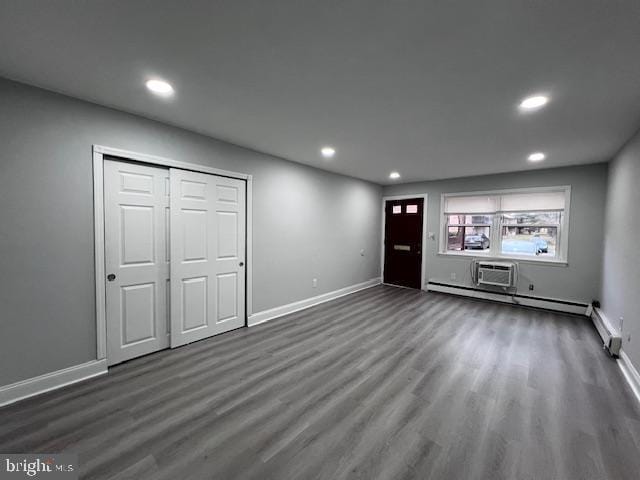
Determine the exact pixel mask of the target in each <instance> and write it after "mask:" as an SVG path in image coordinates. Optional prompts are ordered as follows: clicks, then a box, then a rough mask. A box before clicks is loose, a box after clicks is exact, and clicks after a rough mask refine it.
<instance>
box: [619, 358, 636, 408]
mask: <svg viewBox="0 0 640 480" xmlns="http://www.w3.org/2000/svg"><path fill="white" fill-rule="evenodd" d="M618 366H619V367H620V370H622V374H623V375H624V378H625V379H626V380H627V383H628V384H629V386H630V387H631V390H633V393H634V394H635V396H636V398H637V399H638V402H640V373H638V370H636V367H634V366H633V363H631V359H630V358H629V356H628V355H627V354H626V353H625V351H624V350H620V358H618Z"/></svg>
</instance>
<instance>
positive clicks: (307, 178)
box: [0, 79, 381, 385]
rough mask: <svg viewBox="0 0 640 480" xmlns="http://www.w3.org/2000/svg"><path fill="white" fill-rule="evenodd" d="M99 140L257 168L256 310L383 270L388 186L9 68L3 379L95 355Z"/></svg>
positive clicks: (0, 179) (0, 135) (2, 215)
mask: <svg viewBox="0 0 640 480" xmlns="http://www.w3.org/2000/svg"><path fill="white" fill-rule="evenodd" d="M93 144H101V145H106V146H110V147H116V148H122V149H127V150H133V151H137V152H143V153H148V154H154V155H159V156H164V157H169V158H173V159H175V160H181V161H186V162H193V163H200V164H203V165H209V166H214V167H219V168H223V169H227V170H234V171H238V172H243V173H249V174H252V175H253V176H254V191H253V193H254V211H253V240H254V252H253V253H254V269H253V273H254V282H253V292H254V304H253V309H254V312H258V311H261V310H264V309H268V308H272V307H275V306H279V305H283V304H287V303H290V302H294V301H296V300H301V299H304V298H308V297H311V296H315V295H319V294H321V293H324V292H328V291H332V290H336V289H339V288H341V287H345V286H348V285H352V284H356V283H359V282H363V281H365V280H369V279H371V278H373V277H376V276H378V275H379V267H380V265H379V263H380V261H379V260H380V253H379V252H380V212H379V210H380V194H381V187H379V186H377V185H374V184H371V183H367V182H364V181H360V180H356V179H353V178H348V177H343V176H339V175H335V174H331V173H327V172H324V171H321V170H317V169H313V168H310V167H306V166H302V165H299V164H296V163H292V162H288V161H285V160H282V159H278V158H275V157H272V156H269V155H264V154H260V153H257V152H254V151H251V150H247V149H243V148H240V147H236V146H233V145H230V144H228V143H224V142H221V141H217V140H214V139H211V138H208V137H205V136H202V135H198V134H195V133H191V132H188V131H185V130H181V129H178V128H173V127H170V126H167V125H163V124H160V123H157V122H154V121H151V120H146V119H143V118H140V117H136V116H132V115H128V114H125V113H121V112H118V111H115V110H111V109H108V108H104V107H100V106H97V105H93V104H90V103H86V102H82V101H79V100H75V99H71V98H68V97H65V96H61V95H57V94H53V93H50V92H47V91H44V90H40V89H36V88H33V87H28V86H25V85H21V84H18V83H14V82H10V81H6V80H2V79H0V145H1V146H2V153H1V158H0V204H1V205H2V209H0V271H1V272H2V275H1V276H0V315H1V316H2V318H1V329H2V331H1V334H0V385H5V384H9V383H12V382H15V381H18V380H21V379H25V378H29V377H33V376H36V375H40V374H43V373H46V372H51V371H54V370H58V369H61V368H65V367H68V366H71V365H76V364H79V363H82V362H86V361H88V360H91V359H94V358H95V357H96V346H95V344H96V331H95V313H94V312H95V298H94V268H93V262H94V260H93V245H94V239H93V210H92V209H93V191H92V178H93V177H92V163H91V158H92V157H91V147H92V145H93ZM336 161H339V160H336ZM360 249H365V252H366V253H365V256H364V257H362V256H360ZM312 277H317V278H318V287H317V288H315V289H314V288H312V284H311V280H312Z"/></svg>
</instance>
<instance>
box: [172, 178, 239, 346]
mask: <svg viewBox="0 0 640 480" xmlns="http://www.w3.org/2000/svg"><path fill="white" fill-rule="evenodd" d="M170 184H171V196H170V211H171V213H170V216H171V222H170V223H171V228H170V230H171V347H177V346H179V345H184V344H186V343H189V342H193V341H196V340H200V339H202V338H206V337H209V336H211V335H216V334H218V333H222V332H226V331H228V330H233V329H235V328H239V327H242V326H244V323H245V274H244V262H245V242H246V239H245V228H246V227H245V216H246V213H245V212H246V208H245V205H246V192H245V182H244V181H241V180H237V179H232V178H226V177H218V176H215V175H207V174H202V173H195V172H190V171H186V170H179V169H173V168H172V169H170Z"/></svg>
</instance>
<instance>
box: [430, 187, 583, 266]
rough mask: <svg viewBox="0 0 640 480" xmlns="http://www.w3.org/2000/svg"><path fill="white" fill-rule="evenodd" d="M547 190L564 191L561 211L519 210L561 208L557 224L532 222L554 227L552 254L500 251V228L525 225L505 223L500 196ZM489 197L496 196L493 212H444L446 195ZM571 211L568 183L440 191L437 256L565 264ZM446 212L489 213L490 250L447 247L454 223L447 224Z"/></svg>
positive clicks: (450, 213)
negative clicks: (487, 189)
mask: <svg viewBox="0 0 640 480" xmlns="http://www.w3.org/2000/svg"><path fill="white" fill-rule="evenodd" d="M546 192H562V193H563V194H564V210H557V209H549V210H544V209H531V210H522V211H520V212H521V213H523V212H544V211H554V212H557V211H560V212H561V215H560V223H559V224H558V225H555V224H554V225H535V226H536V227H545V226H547V227H553V228H557V229H558V234H557V245H556V252H555V256H554V257H543V256H539V255H533V256H532V255H517V254H512V253H510V254H503V253H502V231H503V227H513V226H518V227H520V226H527V225H512V224H511V225H509V224H504V222H503V216H504V214H505V213H507V212H503V211H502V210H501V204H500V202H501V196H503V195H509V194H523V193H525V194H526V193H533V194H535V193H546ZM478 195H482V196H485V195H486V196H489V197H495V204H496V211H495V212H485V213H481V212H474V213H472V214H471V213H469V212H461V213H453V212H445V204H446V200H447V198H451V197H466V196H478ZM570 210H571V186H570V185H559V186H552V187H532V188H514V189H505V190H489V191H472V192H459V193H458V192H456V193H442V194H441V196H440V225H439V227H440V245H439V249H438V254H439V255H447V256H463V257H484V258H500V259H509V260H518V261H524V262H532V263H553V264H563V265H567V264H568V255H569V235H568V232H569V218H570ZM508 213H518V212H508ZM449 215H489V216H491V225H490V237H489V239H490V245H489V251H488V252H484V251H478V250H475V251H473V250H465V249H464V248H463V249H462V250H447V245H448V242H447V239H448V232H449V226H457V225H450V224H449Z"/></svg>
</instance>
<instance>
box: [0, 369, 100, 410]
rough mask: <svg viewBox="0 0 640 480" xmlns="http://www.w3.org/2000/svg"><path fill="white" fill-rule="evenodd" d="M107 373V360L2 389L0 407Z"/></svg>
mask: <svg viewBox="0 0 640 480" xmlns="http://www.w3.org/2000/svg"><path fill="white" fill-rule="evenodd" d="M105 373H107V360H106V359H103V360H92V361H90V362H87V363H82V364H80V365H74V366H73V367H69V368H64V369H62V370H57V371H55V372H51V373H45V374H44V375H40V376H38V377H34V378H28V379H27V380H22V381H20V382H16V383H12V384H11V385H5V386H3V387H0V407H2V406H5V405H9V404H11V403H15V402H17V401H18V400H23V399H25V398H29V397H33V396H34V395H40V394H41V393H45V392H48V391H50V390H56V389H58V388H61V387H64V386H67V385H71V384H72V383H76V382H81V381H82V380H87V379H89V378H92V377H96V376H98V375H102V374H105Z"/></svg>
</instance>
